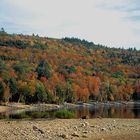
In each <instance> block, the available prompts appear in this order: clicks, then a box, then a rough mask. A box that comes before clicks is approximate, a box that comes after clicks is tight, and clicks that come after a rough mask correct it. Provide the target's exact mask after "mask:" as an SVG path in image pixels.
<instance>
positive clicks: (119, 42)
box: [0, 0, 140, 49]
mask: <svg viewBox="0 0 140 140" xmlns="http://www.w3.org/2000/svg"><path fill="white" fill-rule="evenodd" d="M1 27H3V28H4V29H5V31H7V32H8V33H22V34H32V33H35V34H38V35H40V36H47V37H53V38H63V37H78V38H81V39H86V40H88V41H92V42H94V43H95V44H102V45H107V46H108V47H121V48H122V47H123V48H129V47H136V48H137V49H140V0H0V28H1Z"/></svg>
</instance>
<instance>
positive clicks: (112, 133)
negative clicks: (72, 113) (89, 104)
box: [0, 119, 140, 140]
mask: <svg viewBox="0 0 140 140" xmlns="http://www.w3.org/2000/svg"><path fill="white" fill-rule="evenodd" d="M0 130H1V131H0V140H64V139H67V140H70V139H72V140H112V139H113V140H121V139H123V140H139V139H140V119H41V120H13V121H8V120H1V121H0Z"/></svg>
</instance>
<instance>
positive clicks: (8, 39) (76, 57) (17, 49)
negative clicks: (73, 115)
mask: <svg viewBox="0 0 140 140" xmlns="http://www.w3.org/2000/svg"><path fill="white" fill-rule="evenodd" d="M89 100H95V101H107V100H109V101H116V100H127V101H129V100H140V51H137V50H136V49H128V50H125V49H116V48H107V47H105V46H102V45H96V44H94V43H92V42H88V41H86V40H80V39H77V38H63V39H52V38H47V37H39V36H37V35H32V36H27V35H16V34H13V35H11V34H7V33H6V32H5V31H4V30H2V31H0V101H5V102H8V101H16V102H26V103H32V102H33V103H35V102H47V103H60V102H64V101H66V102H77V101H84V102H86V101H89Z"/></svg>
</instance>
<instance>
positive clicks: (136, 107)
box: [0, 102, 140, 119]
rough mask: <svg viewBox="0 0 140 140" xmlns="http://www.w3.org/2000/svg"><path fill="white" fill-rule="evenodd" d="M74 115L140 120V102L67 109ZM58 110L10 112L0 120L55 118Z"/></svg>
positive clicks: (2, 114) (5, 113)
mask: <svg viewBox="0 0 140 140" xmlns="http://www.w3.org/2000/svg"><path fill="white" fill-rule="evenodd" d="M65 109H67V110H70V111H72V112H73V113H74V118H81V117H82V116H88V117H89V118H98V117H102V118H140V102H137V103H134V104H124V103H113V104H110V103H99V104H98V103H97V104H93V105H91V104H90V105H89V104H86V105H79V106H76V107H73V108H67V107H66V108H65ZM56 111H57V110H50V111H44V110H36V111H31V110H30V111H29V110H28V111H22V112H21V111H8V112H3V113H0V119H23V118H55V115H54V114H55V112H56Z"/></svg>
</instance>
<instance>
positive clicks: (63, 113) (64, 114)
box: [55, 109, 74, 119]
mask: <svg viewBox="0 0 140 140" xmlns="http://www.w3.org/2000/svg"><path fill="white" fill-rule="evenodd" d="M55 117H56V118H61V119H71V118H74V113H73V112H71V111H68V110H66V109H64V110H58V111H56V112H55Z"/></svg>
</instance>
